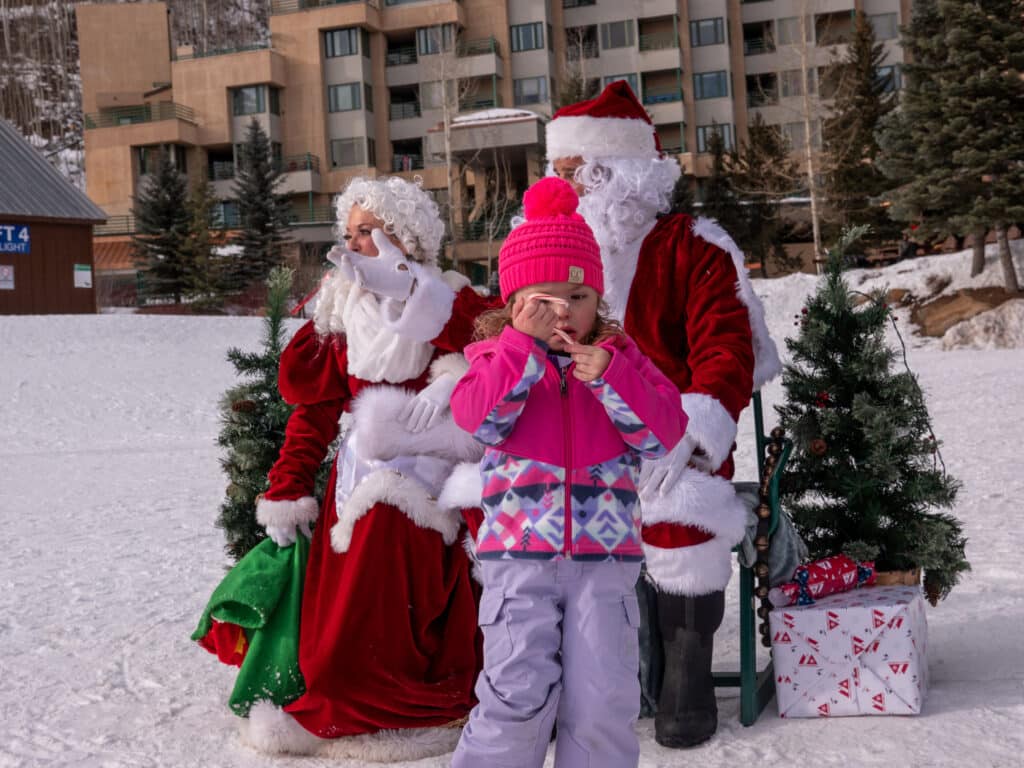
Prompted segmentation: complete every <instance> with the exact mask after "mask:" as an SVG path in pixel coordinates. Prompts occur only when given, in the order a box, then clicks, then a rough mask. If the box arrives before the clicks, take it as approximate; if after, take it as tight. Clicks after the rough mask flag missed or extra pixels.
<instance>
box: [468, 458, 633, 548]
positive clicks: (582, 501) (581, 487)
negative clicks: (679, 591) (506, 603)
mask: <svg viewBox="0 0 1024 768" xmlns="http://www.w3.org/2000/svg"><path fill="white" fill-rule="evenodd" d="M638 466H639V465H638V461H637V459H636V457H635V455H633V454H630V453H627V454H622V455H621V456H617V457H615V458H612V459H609V460H608V461H604V462H601V463H600V464H594V465H591V466H589V467H580V468H578V469H574V470H573V471H572V505H571V507H572V513H573V520H572V545H571V547H570V548H569V550H568V552H567V551H566V547H565V522H566V511H565V487H566V485H565V476H566V471H565V468H563V467H559V466H556V465H553V464H547V463H545V462H542V461H536V460H534V459H526V458H520V457H517V456H513V455H511V454H507V453H505V452H503V451H500V450H496V449H493V448H489V449H487V451H486V453H485V455H484V458H483V460H482V462H481V464H480V469H481V473H482V475H483V478H484V491H483V509H484V521H483V524H482V525H481V526H480V531H479V533H478V535H477V555H478V556H479V557H480V558H482V559H488V558H499V557H516V558H544V559H550V558H559V557H564V556H566V555H569V556H571V557H573V558H578V559H601V560H603V559H606V558H608V557H613V558H616V559H625V560H640V559H642V558H643V550H642V547H641V544H640V535H639V531H640V526H639V509H638V505H637V493H636V481H637V476H638V473H639V469H638Z"/></svg>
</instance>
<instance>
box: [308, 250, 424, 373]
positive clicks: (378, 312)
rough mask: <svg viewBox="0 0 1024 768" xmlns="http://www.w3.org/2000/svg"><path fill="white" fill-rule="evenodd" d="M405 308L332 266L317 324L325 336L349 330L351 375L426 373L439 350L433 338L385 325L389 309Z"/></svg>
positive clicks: (321, 293)
mask: <svg viewBox="0 0 1024 768" xmlns="http://www.w3.org/2000/svg"><path fill="white" fill-rule="evenodd" d="M401 311H402V304H401V303H398V302H381V301H380V299H378V297H377V296H376V295H375V294H373V293H371V292H370V291H367V290H365V289H363V288H361V287H359V286H357V285H356V284H355V283H352V282H349V281H348V280H346V279H345V278H344V277H343V276H342V275H341V273H340V272H338V271H337V270H332V272H331V273H330V275H328V277H327V279H326V280H324V282H323V284H322V285H321V286H320V291H319V293H318V294H317V304H316V309H315V310H313V325H314V327H315V328H316V330H317V333H319V334H320V335H322V336H326V335H328V334H332V333H341V334H344V335H345V342H346V346H347V348H348V373H349V374H350V375H352V376H355V377H357V378H360V379H363V380H365V381H386V382H389V383H392V384H400V383H402V382H404V381H408V380H409V379H415V378H416V377H417V376H419V375H420V374H421V373H423V371H425V370H426V369H427V366H428V365H429V364H430V358H431V356H432V355H433V351H434V348H433V346H432V345H431V344H430V343H429V342H421V341H414V340H412V339H407V338H405V337H404V336H399V335H398V334H396V333H395V332H394V331H392V330H390V329H389V328H387V327H386V326H385V323H384V315H385V313H392V312H393V313H395V314H400V313H401Z"/></svg>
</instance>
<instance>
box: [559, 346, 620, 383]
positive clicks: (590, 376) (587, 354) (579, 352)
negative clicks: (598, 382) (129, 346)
mask: <svg viewBox="0 0 1024 768" xmlns="http://www.w3.org/2000/svg"><path fill="white" fill-rule="evenodd" d="M565 351H566V352H568V353H569V354H570V355H572V360H573V362H574V363H576V367H575V368H573V371H572V375H573V376H575V377H576V378H577V379H579V380H580V381H593V380H594V379H597V378H600V377H601V376H602V375H603V374H604V372H605V371H607V370H608V366H609V365H610V364H611V362H612V355H611V353H610V352H609V351H608V350H607V349H605V348H604V347H591V346H589V345H587V344H567V345H566V347H565Z"/></svg>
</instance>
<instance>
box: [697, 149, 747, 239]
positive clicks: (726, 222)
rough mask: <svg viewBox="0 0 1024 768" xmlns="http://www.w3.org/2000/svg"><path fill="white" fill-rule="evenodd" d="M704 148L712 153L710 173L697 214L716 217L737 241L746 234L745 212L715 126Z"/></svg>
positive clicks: (720, 224) (711, 217)
mask: <svg viewBox="0 0 1024 768" xmlns="http://www.w3.org/2000/svg"><path fill="white" fill-rule="evenodd" d="M707 151H708V153H709V154H710V155H711V175H710V176H709V177H708V179H707V181H706V182H705V184H704V195H703V200H702V201H701V207H700V215H701V216H706V217H707V218H710V219H714V220H715V221H717V222H718V224H719V226H721V227H722V229H724V230H725V231H726V232H727V233H728V234H729V236H730V237H732V239H733V240H735V241H736V242H737V244H738V243H740V242H741V241H743V240H744V238H745V237H746V228H745V222H744V219H743V217H744V214H743V211H742V210H741V209H740V202H739V199H738V198H737V196H736V191H735V190H734V189H733V185H732V176H731V174H730V173H729V169H728V167H727V159H726V153H725V141H724V139H723V138H722V135H721V133H719V132H718V130H713V131H712V132H711V134H710V137H709V138H708V141H707Z"/></svg>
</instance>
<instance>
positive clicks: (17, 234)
mask: <svg viewBox="0 0 1024 768" xmlns="http://www.w3.org/2000/svg"><path fill="white" fill-rule="evenodd" d="M30 245H31V241H30V240H29V234H28V224H0V253H30V252H31V248H30Z"/></svg>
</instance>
